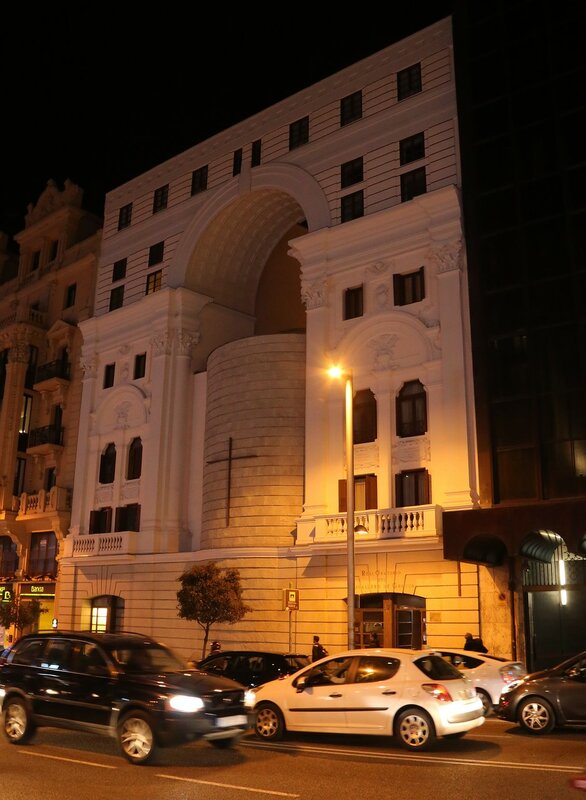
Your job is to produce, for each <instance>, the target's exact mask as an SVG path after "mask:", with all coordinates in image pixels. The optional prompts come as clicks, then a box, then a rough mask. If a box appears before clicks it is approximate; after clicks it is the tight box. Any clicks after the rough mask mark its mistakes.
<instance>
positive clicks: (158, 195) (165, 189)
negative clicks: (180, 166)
mask: <svg viewBox="0 0 586 800" xmlns="http://www.w3.org/2000/svg"><path fill="white" fill-rule="evenodd" d="M168 200H169V184H168V183H167V184H165V186H159V188H158V189H155V193H154V195H153V214H156V213H157V211H162V210H163V209H164V208H167V202H168Z"/></svg>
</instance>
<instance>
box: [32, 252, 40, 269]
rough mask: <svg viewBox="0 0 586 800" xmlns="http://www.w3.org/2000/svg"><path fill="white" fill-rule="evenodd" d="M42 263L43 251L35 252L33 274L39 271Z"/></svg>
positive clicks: (33, 255)
mask: <svg viewBox="0 0 586 800" xmlns="http://www.w3.org/2000/svg"><path fill="white" fill-rule="evenodd" d="M40 263H41V251H40V250H35V252H34V253H33V254H32V256H31V272H34V271H35V270H36V269H38V268H39V264H40Z"/></svg>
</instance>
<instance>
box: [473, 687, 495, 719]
mask: <svg viewBox="0 0 586 800" xmlns="http://www.w3.org/2000/svg"><path fill="white" fill-rule="evenodd" d="M476 694H477V695H478V696H479V697H480V699H481V700H482V713H483V715H484V716H485V717H488V716H489V714H492V711H493V708H492V700H491V699H490V696H489V695H488V694H487V693H486V692H485V691H484V690H483V689H477V690H476Z"/></svg>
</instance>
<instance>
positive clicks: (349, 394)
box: [329, 367, 355, 650]
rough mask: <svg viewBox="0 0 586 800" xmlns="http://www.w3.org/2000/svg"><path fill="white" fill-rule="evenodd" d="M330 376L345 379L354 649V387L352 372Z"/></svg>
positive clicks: (350, 642) (348, 560) (350, 627)
mask: <svg viewBox="0 0 586 800" xmlns="http://www.w3.org/2000/svg"><path fill="white" fill-rule="evenodd" d="M329 374H330V375H332V377H343V378H344V380H345V394H344V415H345V421H346V437H345V438H346V553H347V555H346V580H347V587H348V588H347V594H348V649H349V650H353V649H354V603H355V594H354V580H355V578H354V572H355V568H354V424H353V400H354V387H353V382H352V373H351V372H343V371H342V370H341V369H340V368H339V367H332V368H331V369H330V370H329Z"/></svg>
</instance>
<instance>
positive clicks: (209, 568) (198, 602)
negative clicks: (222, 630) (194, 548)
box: [177, 561, 252, 658]
mask: <svg viewBox="0 0 586 800" xmlns="http://www.w3.org/2000/svg"><path fill="white" fill-rule="evenodd" d="M179 581H180V582H181V589H180V590H179V591H178V592H177V600H178V604H177V608H178V609H179V610H178V616H179V617H181V618H182V619H189V620H193V622H197V624H198V625H199V626H200V627H201V628H202V630H203V634H204V638H203V645H202V651H201V657H202V658H203V657H204V656H205V654H206V651H207V644H208V638H209V633H210V628H211V627H212V625H215V624H216V623H218V622H227V623H229V624H230V625H233V624H234V623H235V622H239V621H240V620H241V619H243V617H244V616H245V614H247V613H248V612H249V611H252V608H251V607H250V606H247V605H246V604H245V603H244V601H243V600H242V588H241V586H240V572H239V571H238V570H237V569H221V568H220V567H218V565H217V564H216V563H215V562H213V561H212V562H208V563H205V564H195V565H194V566H193V567H191V569H189V570H187V571H186V572H184V573H183V575H181V577H180V578H179Z"/></svg>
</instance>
